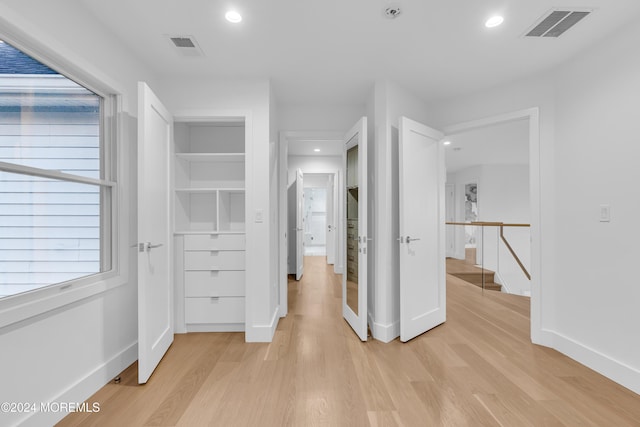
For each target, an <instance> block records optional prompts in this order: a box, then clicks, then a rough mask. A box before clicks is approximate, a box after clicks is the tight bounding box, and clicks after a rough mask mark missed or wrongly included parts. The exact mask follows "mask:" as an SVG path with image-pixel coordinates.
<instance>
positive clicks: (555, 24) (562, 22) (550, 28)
mask: <svg viewBox="0 0 640 427" xmlns="http://www.w3.org/2000/svg"><path fill="white" fill-rule="evenodd" d="M591 12H592V11H591V10H586V9H582V10H552V11H551V12H549V13H547V14H545V15H544V16H543V17H542V18H541V19H540V20H539V21H538V24H536V25H534V26H533V28H531V29H530V30H529V31H528V32H527V34H525V37H560V36H561V35H562V34H564V32H565V31H567V30H568V29H569V28H571V27H573V26H574V25H576V24H577V23H578V22H580V21H581V20H582V19H584V18H585V17H586V16H587V15H589V14H590V13H591Z"/></svg>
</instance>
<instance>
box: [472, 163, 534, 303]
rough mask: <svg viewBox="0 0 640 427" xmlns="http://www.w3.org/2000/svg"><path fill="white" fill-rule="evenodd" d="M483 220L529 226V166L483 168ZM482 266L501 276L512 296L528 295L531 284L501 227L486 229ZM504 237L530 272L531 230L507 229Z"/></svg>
mask: <svg viewBox="0 0 640 427" xmlns="http://www.w3.org/2000/svg"><path fill="white" fill-rule="evenodd" d="M478 211H479V213H480V218H479V220H480V221H500V222H504V223H512V224H529V222H530V218H531V208H530V203H529V168H528V166H527V165H484V166H482V175H481V178H480V183H479V185H478ZM484 228H485V230H484V235H483V259H482V260H483V263H484V266H485V268H488V269H489V270H492V271H496V272H497V273H498V274H499V277H498V278H497V280H496V281H497V282H498V283H501V284H503V285H504V286H505V288H506V289H503V290H504V291H507V292H509V293H512V294H518V295H527V294H528V293H529V292H530V291H531V283H530V281H529V280H528V279H527V277H526V276H525V274H524V273H523V272H522V270H521V269H520V267H519V266H518V264H517V262H516V261H515V260H514V259H513V257H512V256H511V254H510V253H509V250H508V249H507V248H506V246H505V245H504V243H503V242H502V241H501V240H500V229H499V228H498V227H484ZM504 236H505V238H506V239H507V241H508V242H509V244H510V245H511V247H512V248H513V250H514V251H515V253H516V254H517V255H518V258H520V260H521V261H522V264H523V265H524V267H525V268H526V269H527V270H528V271H530V270H531V243H530V238H529V236H530V230H529V229H528V228H519V227H505V228H504Z"/></svg>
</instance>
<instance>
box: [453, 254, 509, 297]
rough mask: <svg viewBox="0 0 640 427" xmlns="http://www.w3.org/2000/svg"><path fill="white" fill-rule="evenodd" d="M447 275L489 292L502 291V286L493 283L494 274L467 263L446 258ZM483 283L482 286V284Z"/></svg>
mask: <svg viewBox="0 0 640 427" xmlns="http://www.w3.org/2000/svg"><path fill="white" fill-rule="evenodd" d="M446 263H447V273H448V274H451V275H452V276H455V277H457V278H459V279H462V280H464V281H465V282H467V283H471V284H472V285H475V286H478V287H481V288H482V287H484V289H487V290H490V291H502V285H500V284H498V283H495V282H494V279H495V272H494V271H491V270H487V269H485V268H481V267H478V266H476V265H473V264H470V263H469V262H468V261H463V260H457V259H454V258H447V261H446ZM483 281H484V286H483V285H482V282H483Z"/></svg>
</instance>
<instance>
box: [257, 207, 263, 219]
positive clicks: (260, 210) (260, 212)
mask: <svg viewBox="0 0 640 427" xmlns="http://www.w3.org/2000/svg"><path fill="white" fill-rule="evenodd" d="M262 221H264V211H263V210H262V209H256V222H262Z"/></svg>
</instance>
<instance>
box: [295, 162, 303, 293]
mask: <svg viewBox="0 0 640 427" xmlns="http://www.w3.org/2000/svg"><path fill="white" fill-rule="evenodd" d="M303 181H304V178H303V175H302V169H298V170H296V280H300V278H301V277H302V274H303V273H304V186H303V184H304V182H303Z"/></svg>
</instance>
